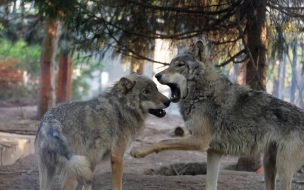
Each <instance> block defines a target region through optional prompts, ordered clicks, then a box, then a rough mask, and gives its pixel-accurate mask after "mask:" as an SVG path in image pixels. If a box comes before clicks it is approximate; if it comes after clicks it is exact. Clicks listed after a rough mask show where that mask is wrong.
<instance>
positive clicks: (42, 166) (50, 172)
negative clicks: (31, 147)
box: [38, 157, 56, 190]
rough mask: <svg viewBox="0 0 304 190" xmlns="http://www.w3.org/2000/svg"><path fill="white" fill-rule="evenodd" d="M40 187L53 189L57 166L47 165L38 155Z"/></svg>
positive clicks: (48, 189)
mask: <svg viewBox="0 0 304 190" xmlns="http://www.w3.org/2000/svg"><path fill="white" fill-rule="evenodd" d="M38 170H39V189H40V190H51V188H52V182H53V179H54V175H55V171H56V167H55V166H52V165H47V164H46V163H44V162H43V161H42V160H41V159H40V158H39V157H38Z"/></svg>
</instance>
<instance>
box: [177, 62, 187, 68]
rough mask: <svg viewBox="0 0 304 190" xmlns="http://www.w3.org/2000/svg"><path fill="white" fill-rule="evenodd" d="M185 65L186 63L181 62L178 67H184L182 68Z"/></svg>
mask: <svg viewBox="0 0 304 190" xmlns="http://www.w3.org/2000/svg"><path fill="white" fill-rule="evenodd" d="M184 65H185V64H184V63H181V62H180V63H178V64H177V66H178V67H182V66H184Z"/></svg>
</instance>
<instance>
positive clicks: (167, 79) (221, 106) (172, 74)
mask: <svg viewBox="0 0 304 190" xmlns="http://www.w3.org/2000/svg"><path fill="white" fill-rule="evenodd" d="M155 77H156V78H157V80H158V81H159V82H160V83H161V84H164V85H168V86H169V87H170V88H171V101H172V102H178V103H179V108H180V113H181V114H182V116H183V118H184V121H185V126H186V127H187V128H188V129H189V130H190V131H191V135H190V136H188V137H185V138H181V139H173V140H166V141H161V142H158V143H155V144H152V145H151V146H148V147H139V148H134V149H133V150H132V151H131V155H132V156H133V157H144V156H146V155H148V154H151V153H153V152H160V151H162V150H198V151H207V177H206V181H207V182H206V189H207V190H215V189H217V179H218V171H219V165H220V159H221V157H222V155H235V156H249V155H257V154H261V153H264V158H263V165H264V169H265V185H266V189H267V190H274V189H275V182H276V174H277V173H278V175H279V176H280V178H281V180H280V181H281V186H282V189H283V190H290V189H291V180H292V177H293V174H294V172H295V171H296V170H297V169H298V168H299V167H301V166H302V165H303V163H304V112H303V111H302V110H301V109H300V108H298V107H296V106H295V105H292V104H290V103H288V102H285V101H283V100H280V99H277V98H275V97H273V96H271V95H269V94H267V93H266V92H264V91H255V90H252V89H250V88H249V87H247V86H240V85H237V84H233V83H232V82H230V81H229V79H228V78H227V77H225V76H224V75H223V74H221V73H220V71H219V70H218V69H217V68H216V67H215V66H214V65H213V64H212V63H211V62H210V61H207V60H206V59H205V55H204V45H203V43H202V42H201V41H199V42H197V43H196V44H195V46H194V47H193V48H192V50H191V51H189V52H187V53H185V54H182V55H178V56H177V57H176V58H174V59H173V60H172V61H171V63H170V65H169V67H168V68H167V69H165V70H163V71H162V72H160V73H158V74H156V75H155Z"/></svg>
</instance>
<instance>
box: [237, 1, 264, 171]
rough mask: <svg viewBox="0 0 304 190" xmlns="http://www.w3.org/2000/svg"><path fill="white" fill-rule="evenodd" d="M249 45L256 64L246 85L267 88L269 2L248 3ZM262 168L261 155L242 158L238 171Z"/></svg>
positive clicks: (250, 68)
mask: <svg viewBox="0 0 304 190" xmlns="http://www.w3.org/2000/svg"><path fill="white" fill-rule="evenodd" d="M248 3H249V4H248V10H247V31H248V32H247V45H248V48H249V49H250V52H251V55H252V58H253V61H254V63H251V62H250V61H249V62H248V63H247V65H246V84H247V85H249V86H250V87H251V88H252V89H255V90H263V89H265V88H266V67H267V63H266V3H267V0H255V1H253V0H251V1H248ZM260 167H261V160H260V155H254V156H250V157H241V158H239V160H238V164H237V169H238V170H246V171H256V170H257V169H259V168H260Z"/></svg>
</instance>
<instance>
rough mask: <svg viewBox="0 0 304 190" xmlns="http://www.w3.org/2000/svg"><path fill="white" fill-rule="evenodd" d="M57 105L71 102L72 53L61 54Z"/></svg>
mask: <svg viewBox="0 0 304 190" xmlns="http://www.w3.org/2000/svg"><path fill="white" fill-rule="evenodd" d="M57 84H58V86H57V100H56V102H57V103H61V102H69V101H71V88H72V57H71V54H70V53H67V54H66V53H63V52H62V51H61V52H60V58H59V71H58V82H57Z"/></svg>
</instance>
